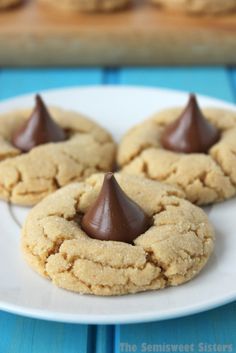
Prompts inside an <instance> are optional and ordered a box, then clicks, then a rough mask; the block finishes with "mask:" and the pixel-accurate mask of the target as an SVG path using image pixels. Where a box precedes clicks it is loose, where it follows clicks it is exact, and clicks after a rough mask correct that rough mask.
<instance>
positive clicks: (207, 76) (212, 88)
mask: <svg viewBox="0 0 236 353" xmlns="http://www.w3.org/2000/svg"><path fill="white" fill-rule="evenodd" d="M119 82H120V84H129V85H145V86H154V87H156V86H158V87H162V88H169V89H178V90H184V91H189V92H190V91H193V92H196V93H200V94H205V95H210V96H213V97H215V98H220V99H225V100H227V101H232V100H233V98H234V95H233V93H232V90H231V87H230V85H229V73H228V71H227V70H226V69H224V68H221V67H215V68H207V67H198V68H147V69H144V68H130V69H123V70H121V72H120V81H119Z"/></svg>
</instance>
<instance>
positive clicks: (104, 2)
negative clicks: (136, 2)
mask: <svg viewBox="0 0 236 353" xmlns="http://www.w3.org/2000/svg"><path fill="white" fill-rule="evenodd" d="M39 1H41V2H43V3H46V4H48V5H52V6H54V7H57V8H61V9H64V10H68V11H105V12H106V11H114V10H118V9H121V8H123V7H125V6H127V5H128V3H129V2H130V0H60V1H57V0H39Z"/></svg>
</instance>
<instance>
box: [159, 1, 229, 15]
mask: <svg viewBox="0 0 236 353" xmlns="http://www.w3.org/2000/svg"><path fill="white" fill-rule="evenodd" d="M152 2H153V3H155V4H158V5H161V6H163V7H166V8H169V9H177V10H181V11H184V12H189V13H206V14H207V13H211V14H217V13H218V14H220V13H224V12H227V11H232V10H236V0H224V1H222V0H152Z"/></svg>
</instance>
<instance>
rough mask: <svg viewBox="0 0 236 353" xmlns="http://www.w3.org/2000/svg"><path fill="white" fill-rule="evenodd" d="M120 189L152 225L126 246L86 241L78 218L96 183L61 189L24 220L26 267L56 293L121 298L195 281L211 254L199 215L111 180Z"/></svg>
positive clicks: (131, 182) (150, 191)
mask: <svg viewBox="0 0 236 353" xmlns="http://www.w3.org/2000/svg"><path fill="white" fill-rule="evenodd" d="M116 180H117V181H118V183H119V185H120V187H121V188H122V189H123V190H124V192H125V193H126V194H127V195H128V196H129V197H130V198H131V199H132V200H133V201H135V202H136V203H137V204H138V205H139V206H140V207H141V208H142V209H143V210H144V211H145V212H146V213H147V214H148V215H149V216H150V217H152V218H153V223H152V225H151V226H150V228H148V230H147V231H146V232H144V233H143V234H140V236H138V237H137V238H136V239H135V241H134V244H133V245H131V244H127V243H123V242H118V241H102V240H97V239H93V238H90V237H89V236H88V235H87V234H86V233H85V232H84V231H83V230H82V229H81V226H80V222H81V218H80V216H81V217H82V215H83V214H85V213H86V211H87V210H88V208H89V207H90V206H91V205H92V204H93V203H94V201H95V200H96V198H97V196H98V194H99V192H100V190H101V186H102V182H103V175H102V174H97V175H93V176H91V177H90V178H88V179H87V180H86V181H85V182H81V183H75V184H71V185H68V186H66V187H64V188H62V189H60V190H58V191H57V192H56V193H54V194H52V195H50V196H48V197H47V198H46V199H44V200H43V201H42V202H40V203H39V204H38V205H37V206H35V207H34V208H33V209H32V210H31V211H30V213H29V215H28V217H27V220H26V222H25V224H24V227H23V230H22V237H21V245H22V250H23V253H24V257H25V258H26V260H27V262H28V264H29V265H30V266H31V267H32V268H33V269H34V270H35V271H37V272H38V273H39V274H41V275H43V276H46V277H47V278H48V279H50V280H52V282H53V283H54V284H55V285H57V286H59V287H62V288H64V289H67V290H71V291H75V292H79V293H90V294H95V295H122V294H127V293H136V292H141V291H147V290H157V289H161V288H164V287H167V286H177V285H179V284H181V283H184V282H187V281H189V280H190V279H192V278H193V277H194V276H196V275H197V274H198V273H199V271H200V270H201V269H202V268H203V267H204V266H205V264H206V262H207V260H208V258H209V256H210V255H211V253H212V250H213V247H214V231H213V228H212V226H211V224H210V223H209V221H208V218H207V216H206V214H205V213H204V212H203V211H202V210H201V209H200V208H198V207H197V206H195V205H193V204H191V203H190V202H188V201H186V200H184V199H183V198H182V197H183V193H182V192H181V191H180V190H179V189H177V188H175V187H173V186H168V185H165V184H162V183H158V182H153V181H150V180H147V179H144V178H140V177H135V176H128V175H122V174H120V175H118V174H117V175H116Z"/></svg>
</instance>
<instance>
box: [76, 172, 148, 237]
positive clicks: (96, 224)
mask: <svg viewBox="0 0 236 353" xmlns="http://www.w3.org/2000/svg"><path fill="white" fill-rule="evenodd" d="M150 225H151V221H150V217H148V216H147V215H146V214H145V212H144V211H143V210H142V209H141V208H140V207H139V205H137V204H136V203H135V202H134V201H132V200H131V199H130V198H129V197H128V196H127V195H126V194H125V193H124V191H123V190H122V189H121V187H120V186H119V184H118V183H117V181H116V178H115V176H114V174H113V173H110V172H109V173H107V174H105V176H104V181H103V185H102V188H101V191H100V194H99V195H98V198H97V199H96V201H95V203H94V204H93V205H92V206H91V207H90V208H89V210H88V211H87V212H86V214H85V215H84V217H83V218H82V223H81V227H82V229H83V230H84V231H85V232H86V234H87V235H88V236H90V237H91V238H94V239H98V240H113V241H121V242H125V243H132V242H133V240H134V239H135V238H137V237H138V236H139V235H141V234H142V233H144V232H145V231H146V230H147V229H148V228H149V227H150Z"/></svg>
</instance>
